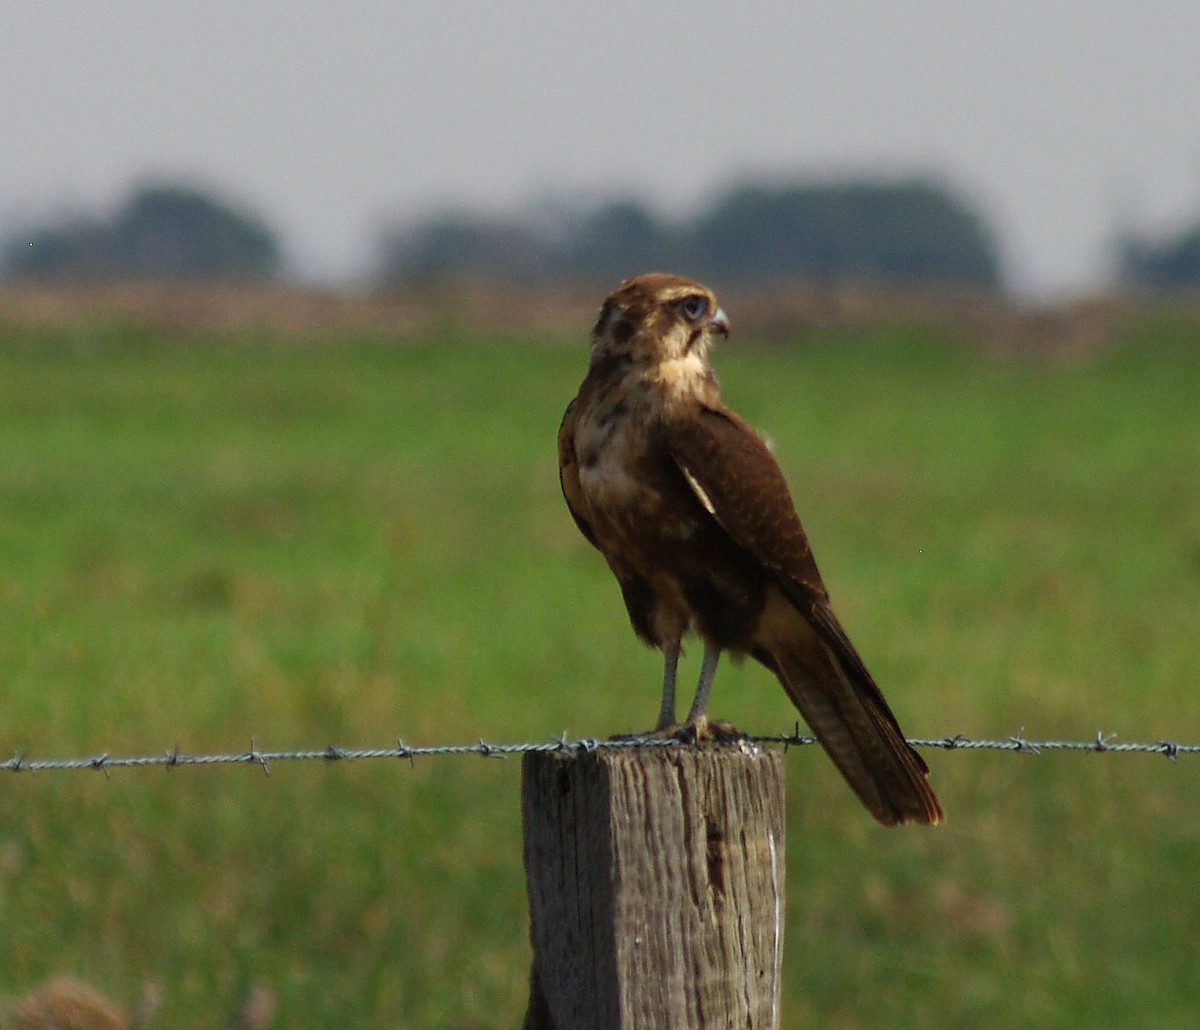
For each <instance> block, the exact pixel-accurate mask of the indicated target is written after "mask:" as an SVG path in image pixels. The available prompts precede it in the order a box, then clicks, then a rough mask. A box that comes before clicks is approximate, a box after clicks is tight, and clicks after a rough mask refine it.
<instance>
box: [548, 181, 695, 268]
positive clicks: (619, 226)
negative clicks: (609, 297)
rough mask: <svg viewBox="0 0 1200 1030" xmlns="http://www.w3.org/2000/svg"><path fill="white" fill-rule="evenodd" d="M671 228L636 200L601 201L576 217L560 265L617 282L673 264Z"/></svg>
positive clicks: (674, 262)
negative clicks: (594, 207)
mask: <svg viewBox="0 0 1200 1030" xmlns="http://www.w3.org/2000/svg"><path fill="white" fill-rule="evenodd" d="M670 237H671V233H670V231H669V230H668V229H667V228H666V227H665V226H664V225H663V224H662V223H660V222H659V221H658V219H656V218H655V217H654V215H653V214H651V213H650V212H649V211H648V210H647V209H646V208H645V207H644V206H643V205H642V204H640V203H639V202H638V201H636V200H633V199H629V198H625V199H621V200H613V201H610V202H609V203H606V204H603V205H601V206H600V207H598V208H596V209H595V210H593V211H591V212H590V213H588V214H586V215H585V216H584V217H583V218H582V219H580V220H579V224H578V227H577V232H576V235H575V238H574V239H572V240H570V241H568V242H567V244H566V247H565V253H564V254H563V255H562V260H561V264H562V265H563V266H564V268H565V270H566V271H568V272H570V273H571V274H573V275H577V276H578V275H582V276H587V277H589V278H595V279H599V280H602V281H604V282H616V281H618V280H620V279H622V278H624V277H625V276H629V275H634V274H637V273H638V272H651V271H655V270H660V269H663V268H666V267H667V266H668V265H674V264H676V260H675V255H673V254H672V253H671V251H672V249H673V248H672V242H673V241H672V240H671V238H670Z"/></svg>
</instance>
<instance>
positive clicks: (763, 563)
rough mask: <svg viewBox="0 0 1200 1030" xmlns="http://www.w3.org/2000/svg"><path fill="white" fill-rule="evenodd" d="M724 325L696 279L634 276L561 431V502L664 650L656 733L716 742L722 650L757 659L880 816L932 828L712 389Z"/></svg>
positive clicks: (897, 734)
mask: <svg viewBox="0 0 1200 1030" xmlns="http://www.w3.org/2000/svg"><path fill="white" fill-rule="evenodd" d="M728 333H729V322H728V320H727V319H726V317H725V313H724V312H723V311H722V310H721V309H720V307H718V305H717V299H716V297H715V296H714V295H713V293H712V291H711V290H709V289H707V288H706V287H704V286H701V285H700V284H699V283H695V282H692V281H690V280H688V279H685V278H682V277H681V276H677V275H665V274H660V273H655V274H651V275H642V276H638V277H637V278H634V279H628V280H626V281H625V282H623V283H622V284H621V285H620V286H619V287H618V288H617V289H616V290H615V291H613V293H612V294H611V295H610V296H609V297H608V298H607V299H606V300H605V301H604V304H603V306H602V307H601V309H600V316H599V318H598V319H597V320H596V325H595V328H594V329H593V330H592V356H591V363H590V365H589V367H588V372H587V376H586V377H585V378H584V380H583V383H582V385H581V386H580V388H579V393H578V395H577V396H576V397H575V399H574V400H573V401H572V402H571V403H570V405H569V406H568V407H567V410H566V414H565V415H564V416H563V421H562V426H561V428H560V429H559V434H558V465H559V477H560V480H561V483H562V490H563V496H564V497H565V498H566V501H567V506H568V508H570V510H571V514H572V516H574V518H575V522H576V524H577V525H578V526H579V529H580V531H581V532H582V533H583V535H584V536H585V537H586V538H587V539H588V541H590V542H591V543H592V544H593V545H594V546H595V547H596V548H597V549H598V550H599V551H600V553H601V554H603V555H604V557H605V559H606V560H607V561H608V564H609V567H610V568H611V569H612V571H613V574H614V575H615V576H616V578H617V582H618V583H619V584H620V587H621V593H622V594H623V596H624V599H625V606H626V608H627V609H628V611H629V619H630V621H631V622H632V624H633V629H634V631H635V632H636V633H637V635H638V636H639V637H640V638H641V639H642V640H643V641H645V642H646V643H647V644H650V645H651V646H652V647H656V648H659V649H660V650H661V651H662V652H663V658H664V660H663V690H662V707H661V709H660V712H659V717H658V723H657V726H656V727H655V729H656V731H657V732H658V733H669V732H684V733H689V734H694V735H695V737H696V738H698V739H701V738H704V737H706V736H708V735H709V733H710V729H709V724H708V716H707V709H708V697H709V691H710V689H711V688H712V683H713V677H714V676H715V674H716V669H717V661H718V658H719V657H720V655H721V653H722V652H723V651H730V652H732V653H734V654H738V655H742V654H749V655H752V656H753V657H754V658H756V659H757V660H758V661H760V662H761V663H762V664H763V665H765V666H766V667H767V668H768V669H770V670H771V671H772V672H773V673H775V675H776V676H777V677H778V678H779V681H780V683H782V684H783V688H784V690H785V691H787V694H788V697H790V698H791V699H792V702H793V703H794V704H795V705H796V707H797V708H798V709H799V711H800V714H801V715H803V716H804V719H805V721H806V722H807V723H808V724H809V726H810V727H812V730H813V732H814V733H815V734H816V736H817V738H818V740H820V742H821V744H822V745H823V746H824V748H825V750H826V751H827V752H828V754H829V756H830V758H832V759H833V761H834V764H835V765H837V767H838V769H840V770H841V772H842V775H843V776H845V778H846V780H847V782H849V784H850V786H851V787H852V788H853V789H854V791H855V793H857V794H858V796H859V798H860V799H861V800H862V802H863V804H864V805H866V807H867V808H868V809H869V810H870V811H871V813H872V814H873V815H874V816H875V818H876V819H878V820H879V821H880V822H882V823H886V824H889V825H891V824H895V823H906V822H913V823H938V822H940V821H941V819H942V810H941V807H940V806H939V804H938V801H937V798H936V797H935V796H934V793H933V790H932V789H931V788H930V786H929V783H928V781H927V778H926V777H927V774H928V771H929V770H928V767H927V766H926V764H925V762H924V761H923V760H922V759H921V757H920V755H918V754H917V753H916V752H915V751H914V750H913V749H912V748H911V747H910V746H909V745H908V743H907V742H906V741H905V739H904V735H903V733H902V732H901V730H900V726H899V724H898V723H897V722H896V718H895V716H894V715H892V712H891V709H890V708H888V705H887V702H886V701H885V700H884V697H883V694H882V693H880V690H879V688H878V687H877V686H876V685H875V681H874V680H873V679H872V678H871V674H870V673H869V672H868V671H867V668H866V666H865V665H864V664H863V660H862V659H861V658H860V657H859V655H858V652H857V651H856V650H855V649H854V646H853V645H852V644H851V643H850V640H849V638H848V637H847V636H846V632H845V630H843V629H842V626H841V624H840V623H839V622H838V620H837V617H836V616H835V615H834V613H833V609H832V608H831V607H830V605H829V595H828V593H827V592H826V590H825V584H824V583H823V582H822V580H821V574H820V573H819V572H818V571H817V566H816V563H815V562H814V561H813V556H812V552H811V550H810V549H809V545H808V538H807V537H806V536H805V533H804V528H803V526H801V524H800V519H799V517H798V516H797V515H796V510H795V508H794V506H793V504H792V498H791V494H790V493H789V492H788V487H787V483H786V482H785V480H784V478H783V473H782V472H780V470H779V466H778V465H777V464H776V462H775V459H774V458H773V457H772V456H771V452H770V451H769V450H768V449H767V446H766V444H765V443H763V441H762V440H761V439H760V438H759V436H758V435H757V434H756V433H755V432H754V431H753V430H752V429H751V428H750V427H749V426H748V425H747V424H746V423H745V422H744V421H742V419H741V418H739V417H738V416H737V415H736V414H734V413H733V412H732V411H730V410H729V408H727V407H726V406H725V405H724V404H723V403H722V401H721V393H720V389H719V387H718V384H717V379H716V376H715V375H714V373H713V370H712V367H711V365H709V363H708V350H709V347H710V346H711V345H712V342H713V338H714V337H716V336H727V335H728ZM689 631H694V632H695V633H696V634H698V635H699V637H700V639H701V640H702V641H703V643H704V658H703V661H702V663H701V668H700V681H699V684H698V686H697V688H696V695H695V700H694V701H693V703H692V707H691V710H690V711H689V712H688V715H687V718H686V720H685V722H684V724H683V725H682V726H680V725H679V724H677V723H676V721H675V674H676V669H677V666H678V662H679V653H680V645H681V641H682V639H683V636H684V635H685V634H686V633H688V632H689Z"/></svg>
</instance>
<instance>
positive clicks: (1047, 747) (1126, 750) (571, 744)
mask: <svg viewBox="0 0 1200 1030" xmlns="http://www.w3.org/2000/svg"><path fill="white" fill-rule="evenodd" d="M738 742H739V743H742V744H745V745H756V746H757V745H771V744H774V745H782V746H783V747H784V748H791V747H806V746H808V745H810V744H816V743H817V739H816V737H811V736H806V735H804V734H801V733H800V730H799V727H797V728H796V729H795V730H794V731H793V732H792V733H787V734H777V735H755V734H750V735H746V736H743V737H740V738H738ZM908 742H909V744H911V745H912V746H913V747H918V748H931V749H935V750H940V751H1012V752H1015V753H1017V754H1024V755H1040V754H1042V753H1043V752H1048V751H1070V752H1094V753H1108V754H1156V755H1166V756H1167V757H1168V758H1171V759H1176V758H1178V757H1179V756H1180V755H1190V754H1196V753H1197V752H1200V744H1180V743H1177V742H1175V741H1170V740H1157V741H1154V742H1153V743H1145V742H1118V741H1117V738H1116V735H1115V734H1105V733H1097V734H1096V735H1095V737H1093V738H1092V739H1090V740H1029V739H1027V738H1026V737H1025V736H1024V731H1023V730H1022V731H1019V732H1017V733H1015V734H1013V735H1012V736H1009V737H1005V738H1003V739H977V738H973V737H967V736H964V735H963V734H955V735H953V736H948V737H913V738H910V739H909V741H908ZM688 743H689V742H688V741H686V740H681V739H679V738H675V737H626V738H618V739H613V740H597V739H594V738H591V737H583V738H580V739H577V740H568V739H567V735H566V734H565V733H564V734H563V735H562V736H561V737H560V738H558V739H557V740H551V741H546V742H542V743H536V742H528V741H524V742H518V743H509V744H493V743H489V742H488V741H486V740H483V739H480V740H479V741H478V742H476V743H474V744H433V745H429V746H423V747H422V746H417V747H413V746H410V745H408V744H406V743H404V741H403V740H397V742H396V744H395V746H394V747H381V748H346V747H338V746H337V745H334V744H330V745H328V746H327V747H323V748H311V749H304V750H291V751H286V750H276V751H271V750H262V749H260V748H259V747H258V745H257V743H256V742H255V741H254V740H253V739H252V740H251V741H250V748H249V750H247V751H234V752H225V753H217V754H189V753H187V752H184V751H180V750H179V748H178V746H176V747H173V748H171V749H170V750H168V751H165V752H163V753H161V754H150V755H112V754H109V753H107V752H105V753H103V754H99V755H91V756H87V757H81V758H27V757H25V756H24V755H22V754H20V753H17V754H14V755H13V756H12V757H11V758H9V759H7V760H6V761H3V762H0V772H58V771H66V770H78V769H89V770H93V771H102V772H104V773H105V774H107V773H108V772H109V771H111V770H113V769H140V768H147V767H157V766H165V767H167V768H174V767H176V766H192V765H257V766H259V767H260V768H262V769H263V771H264V772H267V773H269V772H270V767H271V764H272V763H275V762H348V761H364V760H367V759H384V758H390V759H396V758H401V759H408V760H409V761H410V762H413V761H415V760H416V759H418V758H432V757H442V756H445V755H476V756H479V757H481V758H503V757H505V756H507V755H520V754H526V753H528V752H531V751H541V752H547V751H555V752H562V753H568V754H581V753H587V752H593V751H617V750H628V749H631V748H640V747H668V748H669V747H686V746H688Z"/></svg>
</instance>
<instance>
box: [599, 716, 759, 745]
mask: <svg viewBox="0 0 1200 1030" xmlns="http://www.w3.org/2000/svg"><path fill="white" fill-rule="evenodd" d="M609 739H610V740H629V741H633V740H671V739H674V740H678V741H681V742H682V743H684V744H703V743H706V742H710V741H711V742H712V743H715V744H740V743H742V741H744V740H746V739H747V735H746V734H745V733H743V732H742V731H741V730H739V729H738V728H737V727H736V726H734V724H733V723H731V722H728V721H727V720H725V719H709V717H708V716H707V715H701V716H700V717H699V718H696V719H690V720H688V721H687V722H682V723H681V722H676V723H671V724H670V725H667V726H657V727H655V728H654V729H652V730H650V731H649V732H647V733H622V734H618V735H617V736H614V737H610V738H609Z"/></svg>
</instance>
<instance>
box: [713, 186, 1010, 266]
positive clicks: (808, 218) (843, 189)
mask: <svg viewBox="0 0 1200 1030" xmlns="http://www.w3.org/2000/svg"><path fill="white" fill-rule="evenodd" d="M691 245H692V254H693V257H694V260H695V262H696V264H697V265H698V266H699V267H700V268H701V269H703V271H704V273H705V274H709V275H714V276H721V277H725V278H728V279H734V280H748V279H751V280H755V281H762V280H764V279H765V280H769V279H772V278H781V277H787V278H795V277H803V278H812V279H819V280H865V281H874V282H878V281H886V282H893V283H903V284H913V283H920V282H925V283H928V282H943V283H952V284H958V285H972V286H988V287H993V286H997V285H998V284H999V281H1000V264H999V259H998V257H997V253H996V246H995V242H994V240H993V239H992V235H991V233H990V232H989V230H988V229H987V228H986V226H985V225H984V223H983V221H982V219H981V218H980V217H979V216H977V215H975V214H973V213H972V212H970V211H969V210H968V209H967V208H966V207H965V206H963V205H962V204H961V203H960V202H959V201H958V200H957V199H956V198H955V197H953V196H952V195H951V194H950V192H949V191H948V190H946V189H945V188H943V187H941V186H939V185H937V184H935V183H931V182H926V181H923V180H913V181H910V182H895V183H893V182H866V181H863V182H847V183H830V184H827V185H793V186H784V187H779V188H775V189H770V188H767V187H765V186H758V185H740V186H737V187H735V188H733V189H731V190H730V191H729V192H727V193H726V194H724V195H723V196H721V197H719V198H718V199H717V201H716V202H715V203H714V204H713V206H712V207H711V208H710V209H709V211H708V212H707V213H706V214H704V215H703V216H702V217H701V218H700V219H699V220H698V222H697V223H696V225H695V227H694V229H693V231H692V234H691Z"/></svg>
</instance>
